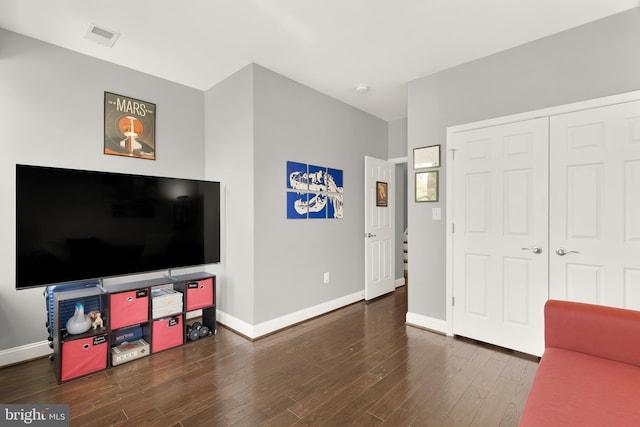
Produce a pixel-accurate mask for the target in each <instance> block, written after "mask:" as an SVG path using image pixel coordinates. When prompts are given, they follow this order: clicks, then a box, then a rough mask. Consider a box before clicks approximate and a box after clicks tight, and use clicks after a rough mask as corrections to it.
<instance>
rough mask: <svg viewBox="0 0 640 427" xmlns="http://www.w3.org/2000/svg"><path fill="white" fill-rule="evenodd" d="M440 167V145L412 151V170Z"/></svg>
mask: <svg viewBox="0 0 640 427" xmlns="http://www.w3.org/2000/svg"><path fill="white" fill-rule="evenodd" d="M439 167H440V145H439V144H438V145H430V146H428V147H421V148H414V149H413V168H414V169H424V168H439Z"/></svg>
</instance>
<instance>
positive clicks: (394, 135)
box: [387, 119, 412, 279]
mask: <svg viewBox="0 0 640 427" xmlns="http://www.w3.org/2000/svg"><path fill="white" fill-rule="evenodd" d="M407 127H408V123H407V119H399V120H394V121H391V122H388V139H389V154H388V156H387V157H388V158H389V159H398V158H403V157H404V158H407V159H410V158H412V157H410V156H408V155H407ZM409 161H411V160H409ZM407 223H408V220H407V163H406V162H405V163H398V164H396V279H400V278H402V277H403V276H404V244H403V243H404V231H405V230H406V229H407Z"/></svg>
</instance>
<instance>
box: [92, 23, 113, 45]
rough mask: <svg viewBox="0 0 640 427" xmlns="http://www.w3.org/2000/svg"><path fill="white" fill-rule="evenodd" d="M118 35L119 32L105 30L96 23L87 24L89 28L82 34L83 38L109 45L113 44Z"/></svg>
mask: <svg viewBox="0 0 640 427" xmlns="http://www.w3.org/2000/svg"><path fill="white" fill-rule="evenodd" d="M118 37H120V33H116V32H115V31H111V30H107V29H106V28H104V27H98V26H97V25H96V24H91V25H89V29H88V30H87V33H86V34H85V35H84V38H85V39H89V40H91V41H94V42H96V43H98V44H101V45H104V46H109V47H113V44H114V43H115V42H116V40H118Z"/></svg>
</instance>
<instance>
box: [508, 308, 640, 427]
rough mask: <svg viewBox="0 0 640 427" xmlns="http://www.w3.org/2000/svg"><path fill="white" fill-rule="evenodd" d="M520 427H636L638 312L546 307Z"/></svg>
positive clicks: (639, 414)
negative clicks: (540, 347) (541, 346)
mask: <svg viewBox="0 0 640 427" xmlns="http://www.w3.org/2000/svg"><path fill="white" fill-rule="evenodd" d="M544 315H545V352H544V354H543V355H542V359H541V360H540V365H539V366H538V370H537V371H536V375H535V378H534V380H533V385H532V386H531V390H530V391H529V396H528V397H527V403H526V405H525V408H524V411H523V413H522V417H521V418H520V423H519V426H520V427H531V426H536V427H539V426H563V427H567V426H580V427H585V426H598V427H607V426H611V427H623V426H640V311H632V310H624V309H619V308H611V307H604V306H598V305H591V304H582V303H575V302H567V301H555V300H549V301H547V303H546V305H545V309H544Z"/></svg>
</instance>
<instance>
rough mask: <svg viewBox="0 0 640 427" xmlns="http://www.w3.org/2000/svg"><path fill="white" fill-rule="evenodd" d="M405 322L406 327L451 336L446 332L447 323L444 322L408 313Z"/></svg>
mask: <svg viewBox="0 0 640 427" xmlns="http://www.w3.org/2000/svg"><path fill="white" fill-rule="evenodd" d="M406 322H407V325H411V326H417V327H418V328H424V329H429V330H431V331H436V332H440V333H443V334H446V335H451V333H450V332H449V331H448V329H449V328H448V327H447V322H446V321H445V320H441V319H434V318H433V317H428V316H423V315H422V314H416V313H411V312H408V313H407V317H406Z"/></svg>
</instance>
